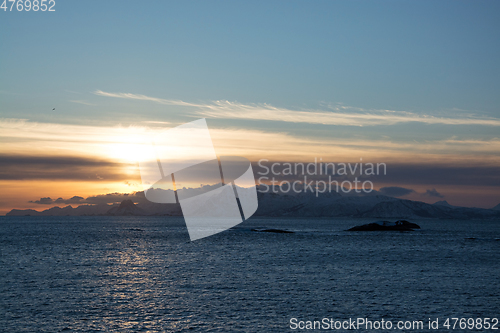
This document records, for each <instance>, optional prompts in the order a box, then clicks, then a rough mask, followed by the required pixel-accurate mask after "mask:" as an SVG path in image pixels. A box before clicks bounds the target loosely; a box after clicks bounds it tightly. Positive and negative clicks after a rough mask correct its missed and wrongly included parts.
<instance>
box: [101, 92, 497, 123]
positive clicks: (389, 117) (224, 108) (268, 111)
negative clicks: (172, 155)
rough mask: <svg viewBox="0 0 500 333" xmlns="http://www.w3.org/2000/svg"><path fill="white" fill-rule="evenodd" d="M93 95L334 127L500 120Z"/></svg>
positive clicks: (218, 115) (235, 116)
mask: <svg viewBox="0 0 500 333" xmlns="http://www.w3.org/2000/svg"><path fill="white" fill-rule="evenodd" d="M94 94H96V95H99V96H106V97H115V98H125V99H135V100H143V101H150V102H155V103H159V104H165V105H176V106H187V107H193V108H196V109H197V110H194V111H193V115H196V116H200V117H205V118H224V119H247V120H267V121H281V122H292V123H309V124H323V125H337V126H379V125H395V124H400V123H411V122H417V123H424V124H431V125H432V124H442V125H482V126H500V119H498V118H486V117H474V116H469V117H463V116H460V117H459V116H454V117H436V116H431V115H421V114H416V113H413V112H407V111H393V110H376V109H362V108H356V107H351V106H344V105H335V106H328V110H290V109H286V108H279V107H274V106H272V105H269V104H242V103H238V102H230V101H211V102H208V103H189V102H184V101H181V100H170V99H163V98H157V97H150V96H146V95H137V94H130V93H108V92H104V91H101V90H97V91H95V92H94Z"/></svg>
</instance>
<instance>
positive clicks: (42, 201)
mask: <svg viewBox="0 0 500 333" xmlns="http://www.w3.org/2000/svg"><path fill="white" fill-rule="evenodd" d="M28 202H30V203H36V204H40V205H50V204H51V203H53V202H54V200H52V198H50V197H46V198H40V200H35V201H28Z"/></svg>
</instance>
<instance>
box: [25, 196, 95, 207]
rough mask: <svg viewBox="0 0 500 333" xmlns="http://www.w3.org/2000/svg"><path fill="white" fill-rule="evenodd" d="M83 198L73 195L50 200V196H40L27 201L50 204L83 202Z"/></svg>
mask: <svg viewBox="0 0 500 333" xmlns="http://www.w3.org/2000/svg"><path fill="white" fill-rule="evenodd" d="M82 200H83V198H82V197H79V196H77V195H75V196H74V197H72V198H69V199H66V200H65V199H63V198H57V199H56V200H52V198H50V197H45V198H40V199H39V200H35V201H28V202H29V203H35V204H39V205H51V204H83V203H85V202H83V201H82Z"/></svg>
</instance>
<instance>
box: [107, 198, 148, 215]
mask: <svg viewBox="0 0 500 333" xmlns="http://www.w3.org/2000/svg"><path fill="white" fill-rule="evenodd" d="M106 215H112V216H130V215H133V216H140V215H148V213H146V211H145V210H144V209H142V208H139V207H137V206H136V205H135V204H134V202H133V201H132V200H123V201H122V202H121V204H120V206H118V207H113V208H111V209H110V210H108V211H107V212H106Z"/></svg>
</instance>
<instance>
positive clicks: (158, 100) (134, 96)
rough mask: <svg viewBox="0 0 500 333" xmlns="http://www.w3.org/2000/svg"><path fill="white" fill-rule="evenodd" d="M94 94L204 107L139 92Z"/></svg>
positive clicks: (99, 91)
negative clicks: (139, 93)
mask: <svg viewBox="0 0 500 333" xmlns="http://www.w3.org/2000/svg"><path fill="white" fill-rule="evenodd" d="M94 94H95V95H98V96H104V97H115V98H124V99H135V100H141V101H149V102H155V103H158V104H165V105H178V106H194V107H202V105H201V104H195V103H188V102H184V101H181V100H174V99H163V98H157V97H150V96H146V95H138V94H129V93H109V92H105V91H102V90H96V91H94Z"/></svg>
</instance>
